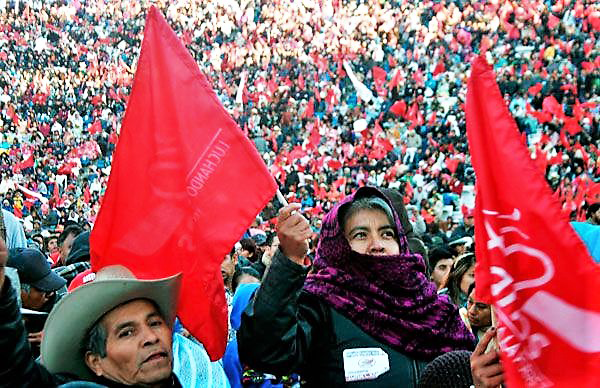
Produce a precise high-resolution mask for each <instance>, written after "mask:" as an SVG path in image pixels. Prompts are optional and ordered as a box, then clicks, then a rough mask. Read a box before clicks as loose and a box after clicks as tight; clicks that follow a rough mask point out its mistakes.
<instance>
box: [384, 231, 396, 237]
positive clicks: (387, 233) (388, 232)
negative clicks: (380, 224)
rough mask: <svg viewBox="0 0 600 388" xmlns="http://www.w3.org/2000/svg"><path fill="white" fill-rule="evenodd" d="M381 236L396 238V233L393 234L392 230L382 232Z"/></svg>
mask: <svg viewBox="0 0 600 388" xmlns="http://www.w3.org/2000/svg"><path fill="white" fill-rule="evenodd" d="M383 236H384V237H391V238H394V237H396V233H394V231H393V230H386V231H385V232H383Z"/></svg>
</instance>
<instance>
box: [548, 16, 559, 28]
mask: <svg viewBox="0 0 600 388" xmlns="http://www.w3.org/2000/svg"><path fill="white" fill-rule="evenodd" d="M558 23H560V19H559V18H557V17H556V16H554V15H552V14H551V13H550V14H548V28H549V29H551V30H553V29H554V27H556V26H558Z"/></svg>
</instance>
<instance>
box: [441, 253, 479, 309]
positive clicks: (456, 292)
mask: <svg viewBox="0 0 600 388" xmlns="http://www.w3.org/2000/svg"><path fill="white" fill-rule="evenodd" d="M473 265H475V255H474V254H472V253H466V254H464V255H462V256H460V257H459V258H458V259H457V260H456V262H454V266H452V270H450V274H449V275H448V281H447V282H446V287H447V288H448V296H450V299H451V300H452V302H454V304H456V305H457V306H460V304H461V303H460V295H461V293H462V291H461V289H460V283H461V281H462V278H463V276H464V275H465V274H466V273H467V271H468V270H469V268H471V267H472V266H473Z"/></svg>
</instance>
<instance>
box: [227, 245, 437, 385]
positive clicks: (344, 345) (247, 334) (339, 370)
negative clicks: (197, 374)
mask: <svg viewBox="0 0 600 388" xmlns="http://www.w3.org/2000/svg"><path fill="white" fill-rule="evenodd" d="M307 272H308V269H307V268H304V267H302V266H299V265H297V264H296V263H294V262H292V261H291V260H289V259H288V258H286V257H285V256H283V254H281V253H280V252H277V254H276V255H275V257H274V258H273V262H272V264H271V267H270V268H269V269H268V271H267V274H266V275H265V277H264V279H263V283H262V285H261V286H260V288H259V289H258V291H257V292H256V295H255V297H254V300H253V301H252V302H251V303H250V305H249V306H248V308H247V309H246V311H245V312H244V314H242V325H241V327H240V330H239V331H238V333H237V339H238V347H239V354H240V359H241V361H242V362H243V363H244V364H247V365H249V366H250V367H253V368H256V369H258V370H262V371H265V372H267V373H272V374H276V375H286V374H290V373H292V372H295V373H298V374H300V376H301V378H302V380H304V381H306V382H307V384H308V385H307V386H309V387H310V386H312V387H341V386H349V387H353V386H355V387H415V386H416V385H417V381H418V378H419V375H420V373H421V370H422V369H424V367H425V365H426V362H424V361H416V360H413V359H411V358H410V357H408V356H406V355H404V354H402V353H400V352H398V351H397V350H395V349H392V348H391V347H389V346H387V345H386V344H383V343H381V342H379V341H378V340H376V339H374V338H373V337H371V336H370V335H368V334H366V333H365V332H364V331H363V330H362V329H360V328H359V327H358V326H356V325H355V324H354V323H352V322H351V321H350V320H349V319H347V318H346V317H344V316H343V315H342V314H340V313H338V312H337V311H335V310H334V309H333V308H331V307H329V306H328V305H326V304H325V303H324V302H322V301H321V300H319V298H317V297H316V296H314V295H311V294H309V293H306V292H304V291H302V287H303V285H304V280H305V278H306V275H307ZM356 348H379V349H382V350H383V351H384V352H385V353H387V355H388V357H389V365H390V370H389V371H388V372H386V373H384V374H382V375H380V376H379V377H378V378H376V379H374V380H365V381H358V382H352V383H347V382H346V381H345V375H344V361H343V356H342V354H343V351H344V350H345V349H356Z"/></svg>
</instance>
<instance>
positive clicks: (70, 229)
mask: <svg viewBox="0 0 600 388" xmlns="http://www.w3.org/2000/svg"><path fill="white" fill-rule="evenodd" d="M81 232H83V229H82V228H81V226H79V225H77V224H71V225H69V226H67V227H66V228H65V230H63V231H62V233H61V234H60V235H59V236H58V246H61V245H62V244H63V243H64V242H65V240H66V239H67V237H69V235H71V234H72V235H73V237H77V236H79V233H81Z"/></svg>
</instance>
